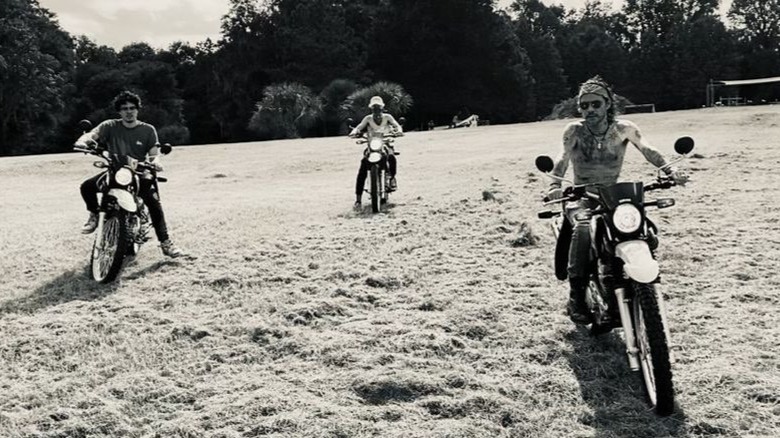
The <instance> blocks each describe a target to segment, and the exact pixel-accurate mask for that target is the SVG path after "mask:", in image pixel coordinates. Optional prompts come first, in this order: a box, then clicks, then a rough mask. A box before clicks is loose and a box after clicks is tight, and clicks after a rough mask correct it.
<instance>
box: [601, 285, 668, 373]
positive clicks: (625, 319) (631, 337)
mask: <svg viewBox="0 0 780 438" xmlns="http://www.w3.org/2000/svg"><path fill="white" fill-rule="evenodd" d="M654 289H655V299H656V301H657V302H658V310H659V311H660V313H661V323H662V324H663V326H664V336H666V345H667V346H668V350H669V362H671V363H674V362H675V357H674V352H673V348H672V337H671V332H670V330H669V320H668V318H667V316H666V304H665V303H664V297H663V294H662V293H661V291H660V290H659V288H658V284H655V287H654ZM615 295H616V296H617V302H618V309H619V310H620V321H621V323H622V325H623V333H624V336H625V339H626V354H627V355H628V365H629V366H630V367H631V370H632V371H639V358H638V353H639V349H638V348H637V346H636V337H635V334H634V324H633V322H632V319H631V309H630V308H629V303H630V300H628V299H626V291H625V289H624V288H622V287H621V288H617V289H615ZM634 299H637V297H634Z"/></svg>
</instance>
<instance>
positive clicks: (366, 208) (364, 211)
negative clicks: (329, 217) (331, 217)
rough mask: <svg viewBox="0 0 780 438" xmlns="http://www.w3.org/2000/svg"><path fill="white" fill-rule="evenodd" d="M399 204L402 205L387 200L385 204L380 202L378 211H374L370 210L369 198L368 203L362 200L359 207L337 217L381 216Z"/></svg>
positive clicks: (362, 217) (360, 217)
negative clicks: (380, 205)
mask: <svg viewBox="0 0 780 438" xmlns="http://www.w3.org/2000/svg"><path fill="white" fill-rule="evenodd" d="M399 205H403V204H396V203H395V202H392V201H388V202H387V203H386V204H382V207H381V208H380V210H379V213H374V212H373V211H371V200H370V199H369V201H368V203H366V202H365V201H364V202H363V205H362V206H361V207H360V208H359V209H354V208H353V209H352V210H350V211H349V212H347V213H342V214H340V215H338V217H343V218H347V219H365V218H370V217H374V216H381V215H383V214H390V213H392V212H393V210H394V209H395V208H396V207H397V206H399Z"/></svg>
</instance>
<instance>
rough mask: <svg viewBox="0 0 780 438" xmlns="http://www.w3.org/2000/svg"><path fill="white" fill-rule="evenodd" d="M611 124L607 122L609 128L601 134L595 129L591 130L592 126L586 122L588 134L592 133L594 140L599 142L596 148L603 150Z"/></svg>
mask: <svg viewBox="0 0 780 438" xmlns="http://www.w3.org/2000/svg"><path fill="white" fill-rule="evenodd" d="M609 127H610V125H609V124H607V129H605V130H604V133H603V134H601V135H597V134H596V133H594V132H593V131H591V130H590V127H589V126H588V124H587V123H585V129H587V130H588V134H590V136H591V137H593V139H594V140H596V141H597V142H598V143H597V144H596V149H598V150H601V147H602V146H603V145H604V139H605V138H607V133H608V132H609Z"/></svg>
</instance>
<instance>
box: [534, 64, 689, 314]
mask: <svg viewBox="0 0 780 438" xmlns="http://www.w3.org/2000/svg"><path fill="white" fill-rule="evenodd" d="M577 103H578V105H579V111H580V113H581V114H582V115H583V116H584V120H581V121H577V122H572V123H570V124H569V125H567V126H566V129H565V131H564V133H563V150H562V151H561V153H560V154H559V155H558V157H557V158H556V160H555V167H554V168H553V170H552V172H551V173H552V175H555V176H557V177H561V178H562V177H563V176H564V175H565V174H566V169H567V168H568V166H569V162H571V163H572V168H573V171H574V184H577V185H579V184H596V185H611V184H614V183H616V182H617V180H618V178H619V177H620V169H621V168H622V167H623V158H624V157H625V154H626V149H627V146H628V143H631V144H633V145H634V146H636V148H637V149H639V151H640V152H641V153H642V155H644V157H645V159H647V161H649V162H650V163H652V164H654V165H655V166H656V167H658V168H662V169H663V170H664V172H666V173H667V174H668V175H669V176H671V177H672V179H673V180H674V181H675V182H676V183H678V184H685V182H687V180H688V177H687V175H685V174H684V173H682V172H680V171H678V170H677V169H675V168H674V167H671V166H668V165H667V161H666V159H665V158H664V156H663V155H662V154H661V153H660V152H659V151H658V150H657V149H655V148H654V147H653V146H651V145H650V143H648V142H647V139H645V138H644V137H643V136H642V134H641V132H640V131H639V128H638V127H637V126H636V125H635V124H634V123H633V122H630V121H628V120H617V119H615V107H614V96H613V95H612V90H611V89H610V87H609V85H607V83H606V82H604V80H603V79H601V78H600V77H599V76H595V77H593V78H591V79H588V80H587V81H586V82H585V83H583V84H582V85H581V86H580V91H579V94H578V96H577ZM547 196H548V197H549V198H550V199H551V200H554V199H560V198H561V197H562V191H561V182H560V181H557V180H556V181H554V182H552V183H551V184H550V191H549V193H548V195H547ZM594 206H595V204H594V201H592V200H589V199H582V200H580V201H578V202H576V203H569V204H567V205H566V217H567V219H568V221H569V222H570V223H571V224H572V238H571V246H570V247H569V265H568V274H569V286H570V288H571V289H570V292H569V302H568V305H567V313H568V315H569V318H571V320H572V321H574V322H575V323H577V324H587V323H589V322H590V318H589V316H588V315H589V312H588V309H587V305H586V303H585V292H586V290H587V286H588V278H587V261H588V251H589V249H590V222H589V221H577V220H576V215H577V213H579V212H581V211H583V210H585V209H589V208H593V207H594Z"/></svg>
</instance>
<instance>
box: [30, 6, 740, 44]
mask: <svg viewBox="0 0 780 438" xmlns="http://www.w3.org/2000/svg"><path fill="white" fill-rule="evenodd" d="M38 1H39V3H40V4H41V6H43V7H44V8H46V9H48V10H50V11H52V12H54V13H55V14H57V18H58V19H59V22H60V26H62V28H63V29H65V30H66V31H68V32H69V33H70V34H71V35H82V34H83V35H86V36H88V37H89V38H90V39H92V40H93V41H94V42H96V43H97V44H103V45H107V46H110V47H114V48H115V49H117V50H119V49H121V48H122V47H124V46H125V45H127V44H130V43H132V42H136V41H144V42H146V43H148V44H149V45H151V46H152V47H154V48H158V49H164V48H168V46H169V45H170V44H171V43H172V42H174V41H185V42H189V43H191V44H195V43H197V42H199V41H203V40H205V39H206V38H209V37H210V38H211V39H212V40H214V41H216V40H217V39H218V38H219V37H220V29H219V23H220V19H221V18H222V16H223V15H225V14H226V13H227V11H228V0H128V1H108V0H38ZM511 3H512V0H498V5H499V6H500V7H506V6H508V5H509V4H511ZM544 3H545V4H547V5H550V4H562V5H564V6H565V7H566V8H567V9H572V8H580V7H582V6H583V5H584V4H585V0H551V1H544ZM603 3H605V4H612V5H613V9H617V8H619V7H621V6H622V5H623V0H604V1H603ZM721 4H724V5H729V4H731V0H721ZM722 9H723V8H722Z"/></svg>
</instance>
